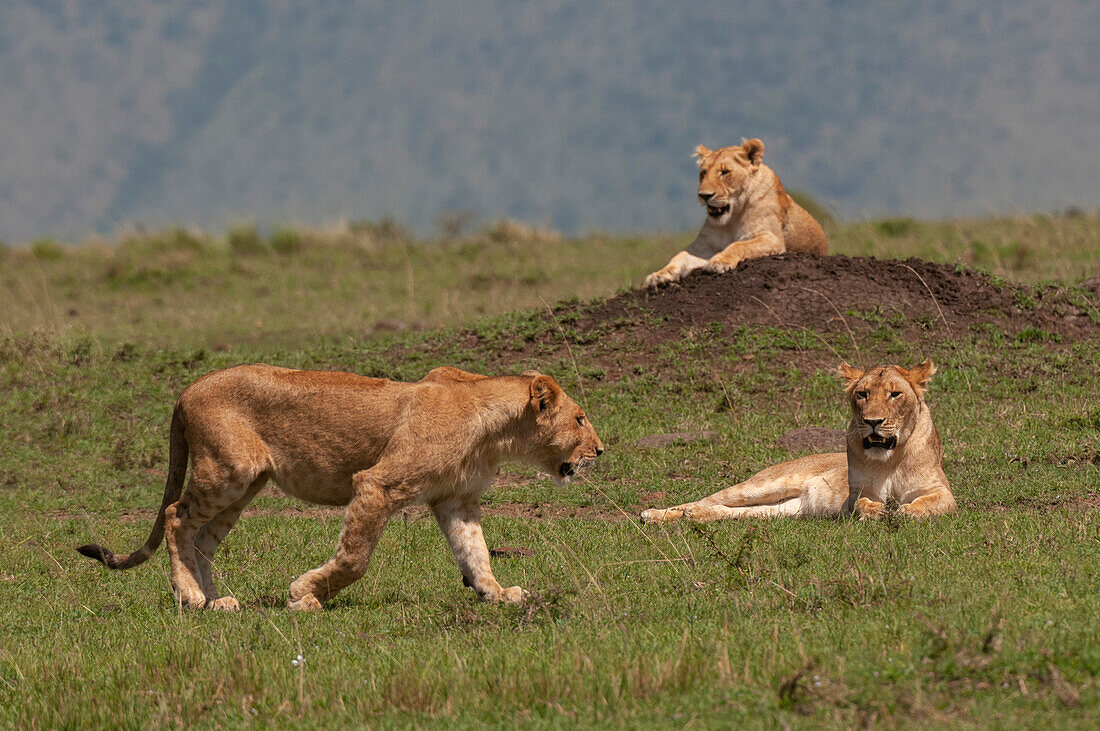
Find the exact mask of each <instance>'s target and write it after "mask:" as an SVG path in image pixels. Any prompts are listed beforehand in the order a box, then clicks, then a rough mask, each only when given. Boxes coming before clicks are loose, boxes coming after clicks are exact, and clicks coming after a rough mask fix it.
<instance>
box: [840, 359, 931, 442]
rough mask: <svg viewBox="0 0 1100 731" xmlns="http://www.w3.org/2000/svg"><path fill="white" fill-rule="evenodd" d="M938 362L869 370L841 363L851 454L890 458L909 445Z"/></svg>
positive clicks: (888, 366)
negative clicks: (848, 409) (849, 410)
mask: <svg viewBox="0 0 1100 731" xmlns="http://www.w3.org/2000/svg"><path fill="white" fill-rule="evenodd" d="M935 372H936V366H934V365H932V361H930V360H926V361H924V362H923V363H921V364H920V365H918V366H915V367H913V368H909V369H908V370H907V369H905V368H902V367H901V366H896V365H886V366H876V367H874V368H871V369H869V370H867V371H861V370H859V369H858V368H853V367H852V366H850V365H848V364H847V363H841V364H840V368H839V370H838V373H837V375H838V376H839V377H840V379H841V380H842V381H843V382H844V386H845V391H846V392H847V393H848V402H849V403H850V404H851V406H852V421H851V423H850V424H849V425H848V449H849V454H851V453H852V450H853V449H856V450H860V451H861V453H862V454H863V456H864V457H866V458H867V459H870V460H875V461H883V462H884V461H886V460H887V459H889V458H890V455H891V454H892V453H893V452H894V450H895V449H897V448H899V447H902V446H904V445H905V441H906V439H907V438H908V437H909V435H910V434H912V432H913V428H914V427H915V426H916V424H917V420H918V417H919V416H920V412H921V409H922V408H923V407H924V392H925V390H926V389H927V387H928V382H929V381H930V380H931V379H932V374H933V373H935Z"/></svg>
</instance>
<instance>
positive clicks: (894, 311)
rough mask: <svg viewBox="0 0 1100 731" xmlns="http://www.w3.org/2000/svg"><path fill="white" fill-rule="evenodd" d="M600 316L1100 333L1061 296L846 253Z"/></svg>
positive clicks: (789, 259)
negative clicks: (990, 326)
mask: <svg viewBox="0 0 1100 731" xmlns="http://www.w3.org/2000/svg"><path fill="white" fill-rule="evenodd" d="M592 309H593V311H591V312H590V313H588V320H589V321H590V322H591V323H592V324H599V323H601V322H608V321H611V322H614V321H616V320H617V319H618V318H620V317H629V316H630V314H631V313H644V314H645V316H646V317H647V318H648V319H654V318H657V317H661V318H664V319H665V322H666V324H667V325H668V326H672V327H674V328H677V329H680V328H684V327H689V326H701V325H705V324H707V323H710V322H722V323H724V324H726V325H733V326H736V325H779V326H782V327H787V328H791V327H794V328H800V327H809V328H815V329H817V330H834V329H840V330H844V329H847V328H852V329H854V328H856V327H858V326H859V323H860V322H871V323H874V324H878V322H876V321H885V322H889V323H891V324H895V325H896V326H897V327H898V328H900V329H903V330H905V329H910V328H914V329H918V330H929V329H940V328H943V329H945V330H948V331H949V332H953V333H955V334H956V335H958V334H962V333H964V332H965V331H966V330H967V329H969V328H970V327H971V326H972V325H980V324H985V323H995V324H997V325H999V326H1001V327H1002V328H1003V329H1004V330H1005V332H1007V333H1017V332H1019V331H1021V330H1023V329H1024V328H1025V327H1029V326H1030V327H1034V328H1039V329H1042V330H1044V331H1046V332H1048V333H1052V334H1058V335H1062V336H1064V337H1069V338H1076V337H1078V336H1080V335H1084V334H1086V333H1091V334H1093V335H1096V334H1098V333H1100V327H1098V326H1097V325H1096V324H1095V323H1093V322H1092V320H1091V319H1090V318H1089V317H1088V316H1087V315H1086V314H1085V313H1084V312H1083V311H1081V310H1079V309H1078V308H1077V307H1075V306H1073V305H1071V304H1069V302H1068V301H1067V300H1066V298H1065V297H1064V296H1063V295H1062V294H1061V292H1060V291H1059V290H1057V289H1045V290H1033V289H1031V288H1028V287H1020V286H1017V285H1013V284H1011V283H1008V282H996V281H994V280H993V279H992V278H991V277H990V276H989V275H987V274H984V273H982V272H979V271H975V270H972V269H958V268H956V267H954V266H951V265H947V264H935V263H932V262H928V261H924V260H921V259H908V260H906V261H899V260H895V259H874V258H870V257H848V256H839V255H837V256H825V257H818V256H813V255H811V254H783V255H780V256H769V257H764V258H760V259H750V260H749V261H746V262H743V263H742V264H741V265H740V266H739V267H737V269H736V270H734V271H733V272H729V273H727V274H710V273H706V272H697V273H695V274H693V275H691V276H689V277H687V279H685V280H684V282H683V283H682V284H680V285H679V286H673V287H669V288H666V289H662V290H658V291H657V292H655V293H650V292H646V291H643V290H636V291H633V292H628V293H626V294H623V295H620V296H618V297H616V298H614V299H612V300H609V301H607V302H606V303H604V304H603V305H601V306H599V307H598V308H592ZM853 312H855V313H860V314H858V315H853V314H849V313H853ZM582 324H583V323H582Z"/></svg>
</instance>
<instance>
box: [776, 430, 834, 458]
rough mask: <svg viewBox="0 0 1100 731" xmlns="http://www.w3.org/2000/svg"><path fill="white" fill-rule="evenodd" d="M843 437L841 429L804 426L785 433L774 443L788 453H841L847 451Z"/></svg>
mask: <svg viewBox="0 0 1100 731" xmlns="http://www.w3.org/2000/svg"><path fill="white" fill-rule="evenodd" d="M844 436H845V433H844V430H843V429H826V428H825V427H821V426H804V427H802V428H800V429H795V430H794V431H789V432H787V433H786V434H784V435H783V436H781V437H779V438H778V439H776V440H775V441H776V443H777V444H778V445H779V446H780V447H782V448H783V449H785V450H787V451H788V452H803V451H810V452H843V451H844V450H845V449H847V445H846V444H845V440H844Z"/></svg>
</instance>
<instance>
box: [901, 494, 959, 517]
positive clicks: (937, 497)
mask: <svg viewBox="0 0 1100 731" xmlns="http://www.w3.org/2000/svg"><path fill="white" fill-rule="evenodd" d="M956 508H957V505H956V503H955V496H954V495H952V494H951V491H950V490H947V489H944V488H937V489H936V490H933V491H932V492H930V493H928V494H927V495H921V496H920V497H919V498H917V499H916V500H914V501H913V502H911V503H905V504H904V505H902V506H901V508H899V512H901V514H902V515H908V516H909V517H911V518H930V517H932V516H934V515H947V514H948V513H954V512H955V509H956Z"/></svg>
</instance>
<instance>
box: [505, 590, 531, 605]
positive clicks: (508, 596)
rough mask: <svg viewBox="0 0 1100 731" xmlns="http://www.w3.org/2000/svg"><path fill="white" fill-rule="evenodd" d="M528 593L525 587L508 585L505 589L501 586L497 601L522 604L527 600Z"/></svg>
mask: <svg viewBox="0 0 1100 731" xmlns="http://www.w3.org/2000/svg"><path fill="white" fill-rule="evenodd" d="M528 596H530V594H529V593H528V592H527V590H526V589H524V588H523V587H520V586H509V587H508V588H507V589H504V588H502V589H501V590H500V597H499V598H498V599H497V601H502V602H508V603H509V604H523V602H525V601H527V597H528Z"/></svg>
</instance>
